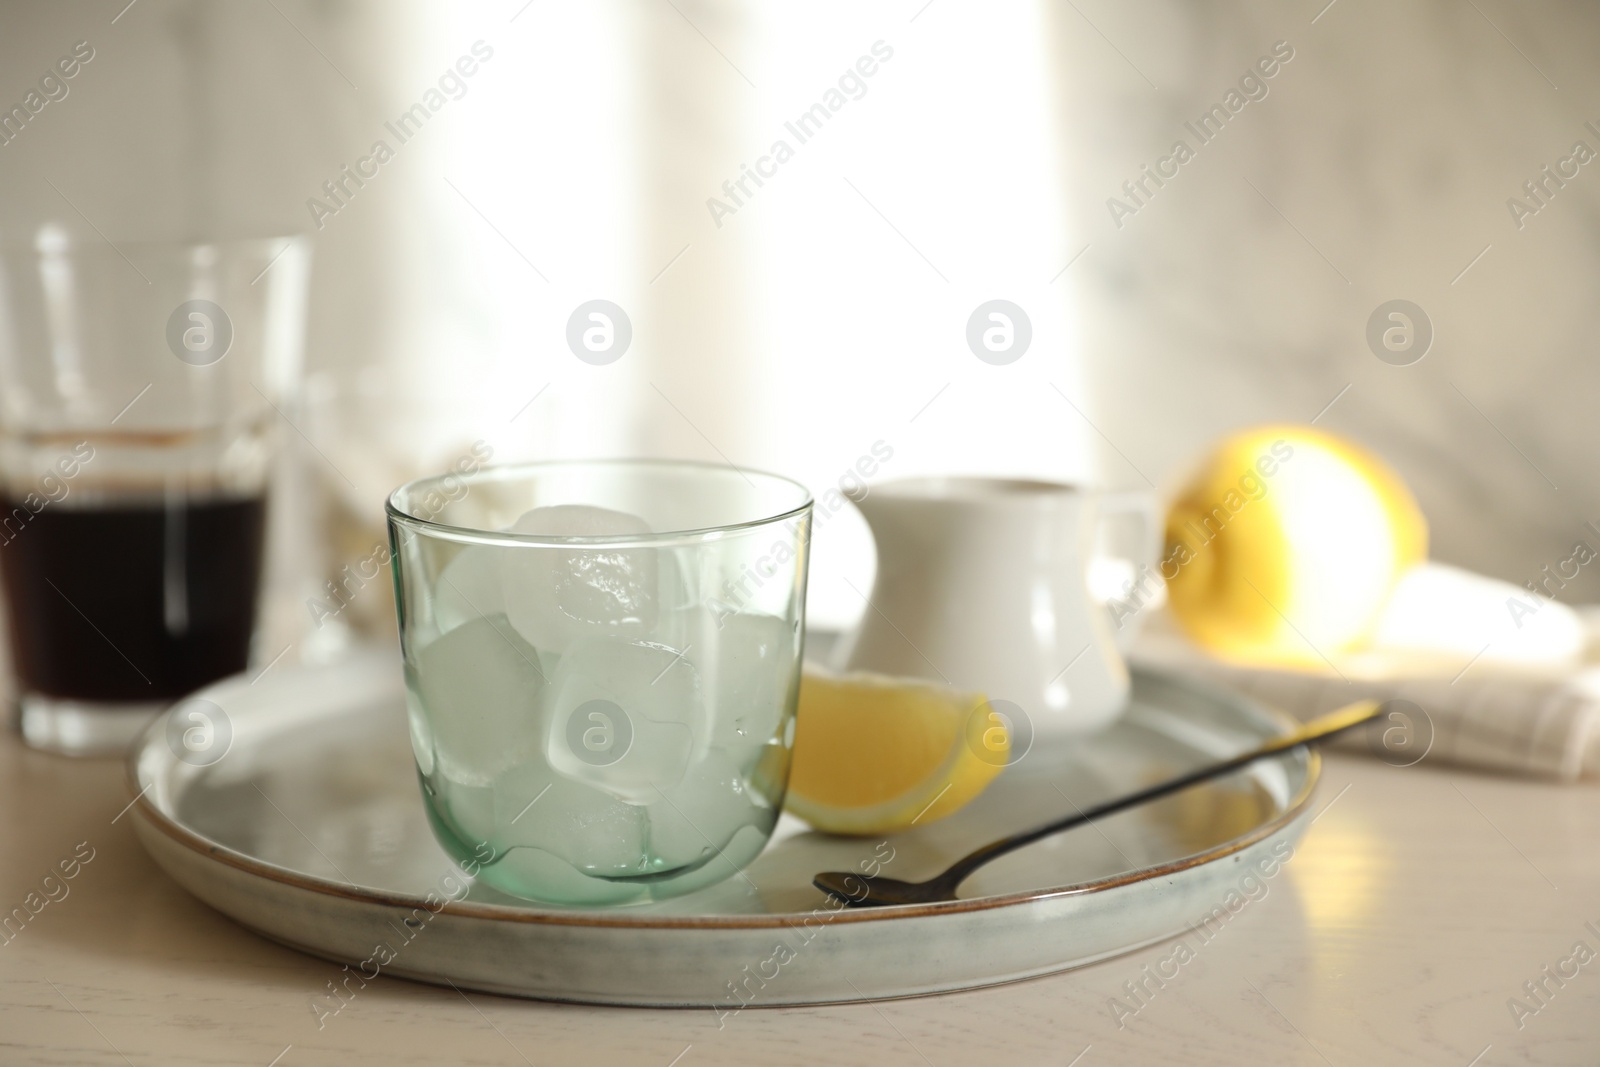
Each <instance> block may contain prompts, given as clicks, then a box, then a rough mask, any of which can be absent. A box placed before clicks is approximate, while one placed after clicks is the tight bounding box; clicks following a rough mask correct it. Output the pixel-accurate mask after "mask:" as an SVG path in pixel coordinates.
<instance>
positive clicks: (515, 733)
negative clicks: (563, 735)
mask: <svg viewBox="0 0 1600 1067" xmlns="http://www.w3.org/2000/svg"><path fill="white" fill-rule="evenodd" d="M415 660H416V662H415V666H414V668H413V670H412V672H411V673H412V675H413V678H414V681H413V685H414V686H415V689H416V694H417V699H418V702H419V703H420V704H421V706H422V710H423V712H424V713H425V714H426V715H427V720H428V726H429V727H430V728H431V731H432V734H433V750H434V756H435V758H436V760H437V764H438V769H439V771H440V772H441V773H443V774H444V775H446V776H447V777H449V778H451V779H454V780H455V781H457V782H462V783H465V784H468V785H488V784H489V783H490V782H491V781H492V780H493V779H494V777H495V776H496V775H497V774H499V773H501V772H502V771H504V770H505V769H507V768H508V767H511V766H512V765H513V764H515V763H517V762H518V761H520V760H523V759H526V758H528V757H529V756H531V755H534V754H536V753H537V752H538V751H539V746H540V744H541V741H542V738H543V736H544V729H543V723H542V721H541V715H540V708H541V697H542V696H543V695H544V691H545V685H546V683H545V678H544V674H543V672H542V670H541V668H540V665H539V656H538V653H537V652H535V651H534V650H533V648H532V647H530V646H529V645H528V643H527V642H525V641H524V640H522V638H521V637H520V636H518V635H517V632H516V631H515V630H513V629H512V628H511V624H510V622H509V621H508V620H507V619H506V617H505V616H504V615H490V616H488V617H486V618H482V619H474V620H473V621H471V622H467V623H463V624H462V625H460V626H458V627H456V628H455V629H453V630H451V631H450V632H449V633H447V634H445V635H444V636H443V637H440V638H438V639H436V640H434V641H432V642H430V643H429V644H428V645H426V646H425V647H424V648H423V649H422V650H421V651H420V652H418V653H416V655H415Z"/></svg>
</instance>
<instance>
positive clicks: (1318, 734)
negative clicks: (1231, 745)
mask: <svg viewBox="0 0 1600 1067" xmlns="http://www.w3.org/2000/svg"><path fill="white" fill-rule="evenodd" d="M1385 704H1386V702H1383V701H1377V700H1362V701H1358V702H1357V703H1354V704H1350V705H1347V706H1345V707H1342V708H1340V709H1339V710H1338V711H1330V712H1329V713H1328V714H1326V715H1321V716H1318V717H1317V718H1315V719H1312V720H1311V721H1310V722H1307V723H1305V724H1303V725H1302V726H1301V727H1300V728H1299V729H1298V730H1295V731H1293V732H1291V733H1287V734H1284V735H1283V736H1282V737H1275V738H1273V739H1272V740H1271V741H1268V742H1267V743H1266V744H1264V745H1262V746H1261V747H1260V748H1257V749H1252V750H1251V751H1249V752H1246V753H1244V754H1243V755H1239V756H1233V757H1230V758H1229V759H1225V760H1223V761H1222V762H1221V763H1213V764H1211V765H1210V766H1208V767H1201V768H1200V769H1199V770H1195V771H1190V772H1189V773H1188V774H1183V775H1179V776H1178V777H1177V778H1173V779H1171V780H1170V781H1166V782H1162V783H1161V784H1160V785H1154V786H1151V787H1150V788H1148V789H1141V790H1139V792H1137V793H1130V794H1128V795H1127V796H1124V797H1119V798H1117V799H1115V800H1108V801H1106V802H1105V803H1103V804H1098V805H1096V806H1095V807H1092V808H1090V809H1089V810H1088V811H1079V812H1078V813H1077V814H1075V815H1069V816H1067V817H1066V818H1064V819H1057V820H1056V821H1055V822H1048V823H1045V824H1044V825H1043V826H1036V827H1034V828H1033V829H1032V830H1024V831H1022V832H1021V833H1017V834H1012V835H1011V836H1009V837H1002V838H1000V840H998V841H994V842H991V843H990V844H987V845H984V846H983V847H982V848H980V849H978V850H976V851H975V852H971V853H969V854H967V855H966V856H963V857H962V858H961V859H959V860H957V861H956V862H955V863H953V864H951V865H950V868H949V869H948V870H946V871H945V872H944V873H943V874H940V875H937V876H936V877H933V878H929V879H928V880H927V881H925V882H903V881H901V880H900V879H898V878H885V877H884V876H883V875H881V874H880V875H875V876H868V875H865V874H859V873H857V872H855V871H823V872H822V873H821V874H819V875H817V876H816V877H815V878H813V879H812V880H811V881H812V884H813V885H815V886H816V887H817V888H818V889H820V890H822V891H823V892H824V893H827V894H828V895H829V896H832V897H836V898H838V899H839V900H840V901H842V902H843V903H845V904H846V905H848V906H850V907H857V908H865V907H875V906H878V905H883V904H934V903H938V902H940V901H946V900H955V899H956V888H957V887H958V886H959V885H961V883H962V882H964V881H966V879H967V876H968V875H970V874H971V873H972V872H973V871H975V870H977V869H978V868H979V867H982V866H983V865H984V864H985V863H988V862H989V861H990V860H994V859H998V858H1000V857H1001V856H1004V855H1005V854H1006V853H1008V852H1015V851H1016V850H1017V849H1019V848H1021V847H1022V846H1024V845H1031V844H1033V842H1035V841H1038V840H1039V839H1041V838H1045V837H1049V836H1051V835H1052V834H1059V833H1061V832H1062V831H1063V830H1070V829H1072V828H1073V827H1075V826H1082V825H1083V824H1084V823H1088V822H1093V821H1094V820H1095V819H1099V818H1102V817H1104V816H1107V815H1112V814H1115V813H1116V812H1119V811H1126V810H1127V809H1129V808H1133V807H1137V806H1139V805H1140V804H1143V803H1145V802H1146V801H1150V800H1157V799H1159V798H1161V797H1164V796H1167V795H1169V794H1171V793H1176V792H1178V791H1179V790H1182V789H1187V788H1188V787H1189V786H1191V785H1195V784H1197V783H1199V782H1204V781H1207V780H1208V779H1211V778H1220V777H1221V776H1222V775H1225V774H1227V773H1229V772H1230V771H1236V770H1238V769H1239V768H1240V767H1243V766H1245V765H1247V764H1250V763H1254V762H1255V761H1256V760H1258V759H1265V758H1266V757H1268V756H1276V755H1280V754H1282V753H1284V752H1288V751H1289V750H1290V749H1293V748H1299V747H1301V746H1302V745H1311V744H1315V743H1316V742H1318V741H1325V740H1327V739H1328V738H1330V737H1332V736H1334V735H1335V734H1339V733H1343V732H1344V731H1346V730H1350V729H1353V728H1355V727H1357V726H1360V725H1361V724H1363V723H1366V722H1370V721H1371V720H1373V719H1374V718H1377V716H1378V715H1380V714H1381V713H1382V712H1383V710H1384V707H1385Z"/></svg>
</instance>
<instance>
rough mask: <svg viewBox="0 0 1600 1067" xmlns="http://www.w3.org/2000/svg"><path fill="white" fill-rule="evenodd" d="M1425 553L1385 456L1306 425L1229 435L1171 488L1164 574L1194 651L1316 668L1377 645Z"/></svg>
mask: <svg viewBox="0 0 1600 1067" xmlns="http://www.w3.org/2000/svg"><path fill="white" fill-rule="evenodd" d="M1427 554H1428V530H1427V524H1426V522H1425V521H1424V519H1423V517H1422V511H1421V509H1420V508H1418V506H1417V502H1416V499H1415V498H1414V497H1413V496H1412V495H1411V491H1410V490H1409V489H1408V488H1407V487H1406V485H1405V483H1404V482H1403V481H1401V479H1400V477H1399V476H1398V475H1397V474H1395V473H1394V472H1393V471H1392V470H1390V469H1389V467H1388V466H1386V465H1385V464H1384V463H1383V462H1382V461H1380V460H1379V459H1377V458H1376V457H1375V456H1373V455H1371V454H1370V453H1368V452H1366V451H1364V450H1362V449H1360V448H1358V447H1356V446H1355V445H1353V444H1351V443H1350V442H1348V441H1345V440H1342V439H1341V438H1338V437H1335V436H1334V435H1332V434H1329V433H1324V432H1323V431H1321V430H1317V429H1313V428H1312V427H1309V426H1292V425H1285V426H1263V427H1259V428H1256V429H1251V430H1246V431H1244V432H1242V433H1238V434H1235V435H1233V436H1231V437H1229V438H1227V439H1226V440H1224V441H1223V442H1222V443H1221V444H1219V445H1218V446H1217V447H1216V448H1215V449H1213V450H1212V452H1211V453H1210V455H1209V456H1208V457H1207V458H1206V459H1205V460H1204V462H1202V463H1201V464H1200V466H1199V469H1198V470H1197V471H1196V472H1195V474H1194V476H1193V477H1192V478H1191V479H1190V480H1189V481H1188V482H1187V483H1186V484H1185V485H1184V487H1183V488H1182V489H1181V490H1180V491H1179V493H1178V494H1177V497H1176V498H1175V499H1174V500H1173V502H1172V505H1171V508H1170V509H1169V510H1168V512H1167V529H1166V551H1165V553H1164V555H1163V558H1162V564H1161V570H1162V576H1163V577H1164V578H1165V579H1166V580H1167V587H1168V597H1169V603H1170V604H1171V606H1172V613H1173V615H1174V616H1176V618H1177V619H1178V621H1179V623H1180V624H1181V625H1182V626H1183V628H1184V629H1185V630H1186V631H1187V632H1188V633H1189V635H1190V636H1191V637H1193V638H1194V640H1195V641H1197V642H1198V643H1200V644H1201V645H1203V646H1205V647H1206V648H1208V649H1211V650H1212V651H1214V652H1216V653H1217V654H1219V655H1221V656H1223V657H1224V658H1227V659H1231V660H1235V661H1239V662H1246V663H1260V664H1270V665H1281V666H1320V665H1322V664H1323V663H1324V662H1327V661H1329V660H1330V658H1331V657H1334V656H1336V655H1338V654H1340V653H1343V652H1347V651H1350V650H1352V649H1355V648H1358V647H1360V646H1361V645H1362V644H1363V643H1364V642H1365V641H1366V640H1367V639H1368V638H1369V637H1370V636H1371V634H1372V631H1373V628H1374V627H1375V626H1376V625H1377V622H1378V617H1379V615H1380V613H1381V612H1382V610H1383V607H1384V604H1385V603H1386V602H1387V600H1388V598H1389V594H1390V592H1391V591H1392V590H1393V588H1394V585H1395V582H1396V581H1397V580H1398V579H1399V577H1400V575H1401V574H1402V573H1403V572H1404V571H1405V570H1406V569H1407V568H1409V567H1411V566H1413V565H1415V564H1417V563H1420V562H1422V561H1423V560H1424V559H1425V558H1427Z"/></svg>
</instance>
